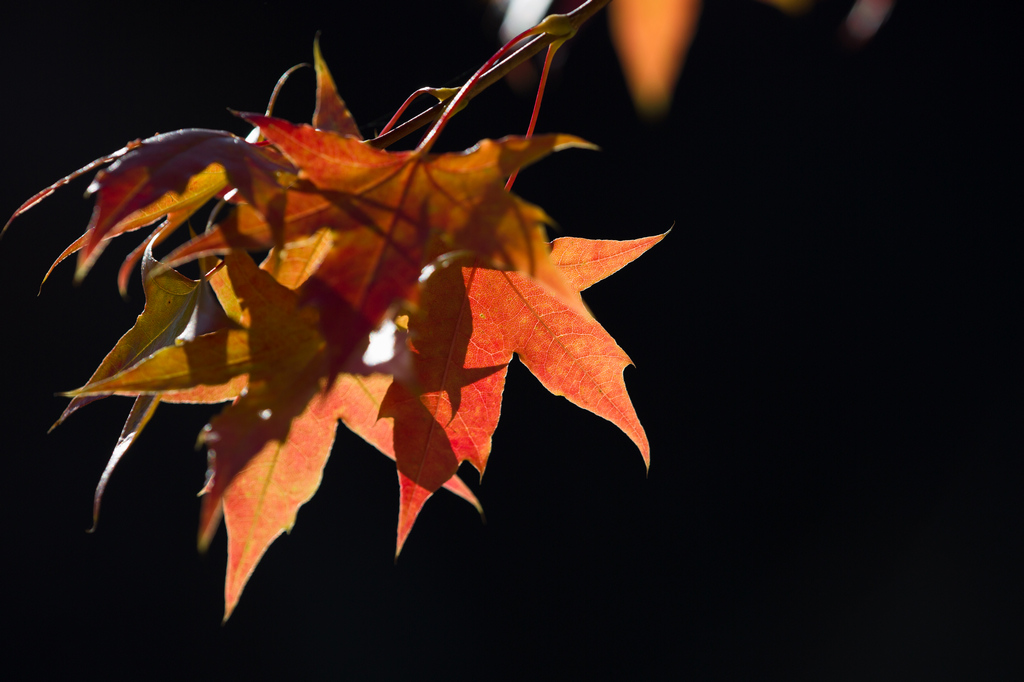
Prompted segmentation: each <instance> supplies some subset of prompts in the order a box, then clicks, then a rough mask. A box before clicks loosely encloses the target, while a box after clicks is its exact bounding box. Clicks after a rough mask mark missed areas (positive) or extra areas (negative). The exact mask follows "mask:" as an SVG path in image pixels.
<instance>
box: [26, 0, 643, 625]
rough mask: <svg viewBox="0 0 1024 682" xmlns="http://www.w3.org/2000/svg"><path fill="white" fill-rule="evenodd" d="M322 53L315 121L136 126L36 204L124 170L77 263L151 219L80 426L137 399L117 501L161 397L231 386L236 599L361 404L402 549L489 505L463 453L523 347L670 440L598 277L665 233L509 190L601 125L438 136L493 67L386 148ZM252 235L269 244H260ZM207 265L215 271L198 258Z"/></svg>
mask: <svg viewBox="0 0 1024 682" xmlns="http://www.w3.org/2000/svg"><path fill="white" fill-rule="evenodd" d="M591 13H592V12H591ZM568 16H569V17H570V19H566V18H565V17H562V18H556V19H554V20H550V21H546V22H545V23H543V24H542V25H541V26H540V27H539V28H538V29H536V30H535V31H533V32H532V34H531V35H534V36H540V37H546V38H548V39H549V40H548V42H549V43H551V42H554V43H556V44H557V43H558V41H561V40H564V39H566V38H568V37H570V36H571V34H572V32H574V31H575V28H576V26H577V25H578V23H573V21H582V19H574V18H572V17H573V15H568ZM584 18H585V17H584ZM501 54H502V53H499V55H498V56H500V55H501ZM314 56H315V64H314V65H315V69H316V73H317V84H318V87H317V95H316V97H317V106H316V111H315V113H314V116H313V120H312V122H311V125H309V124H295V123H291V122H288V121H285V120H282V119H279V118H274V117H273V116H271V115H270V114H269V112H268V113H267V114H254V113H240V114H238V115H239V116H240V117H241V118H242V119H244V120H245V121H247V122H248V123H249V124H251V125H252V126H253V132H252V134H250V136H249V137H248V138H247V139H242V138H240V137H236V136H234V135H232V134H230V133H227V132H223V131H214V130H199V129H185V130H179V131H175V132H171V133H166V134H162V135H156V136H154V137H151V138H148V139H145V140H141V141H134V142H131V143H129V144H128V145H126V146H125V147H124V148H123V149H121V150H119V151H117V152H115V153H114V154H111V155H109V156H107V157H104V158H102V159H99V160H97V161H96V162H94V163H92V164H90V165H89V166H86V167H85V168H83V169H81V170H80V171H78V172H76V173H74V174H72V175H70V176H68V177H67V178H64V179H62V180H61V181H59V182H57V183H55V184H54V185H52V186H51V187H49V188H47V189H46V190H44V191H43V192H41V193H39V194H38V195H36V196H35V197H33V198H32V199H30V200H29V201H28V202H26V203H25V204H24V205H23V206H22V207H21V208H19V209H18V211H17V212H16V213H15V216H17V215H18V214H20V213H21V212H23V211H25V210H27V209H28V208H30V207H31V206H33V205H35V204H36V203H38V202H39V201H40V200H41V199H42V198H44V197H45V196H47V195H48V194H50V193H51V192H53V191H54V190H55V189H56V188H58V187H59V186H61V185H63V184H66V183H67V182H69V181H70V180H72V179H73V178H75V177H78V176H79V175H81V174H83V173H85V172H88V171H91V170H93V169H95V168H101V167H102V168H101V170H99V172H98V173H97V174H96V176H95V179H94V180H93V181H92V184H91V185H90V186H89V191H90V193H92V194H93V195H95V198H96V203H95V210H94V212H93V215H92V219H91V220H90V222H89V225H88V227H87V229H86V231H85V233H84V234H83V235H82V236H81V237H80V238H79V239H78V240H76V241H75V242H74V243H73V244H71V245H70V246H69V247H68V248H67V249H66V250H65V251H64V252H63V253H62V254H61V255H60V257H59V258H58V259H57V261H56V262H55V263H54V266H56V265H57V263H59V262H61V261H62V260H63V259H65V258H66V257H69V256H71V255H72V254H76V258H77V267H76V271H75V277H76V279H81V278H82V277H84V276H85V275H86V273H87V272H88V271H89V269H90V268H91V266H92V265H93V264H94V263H95V262H96V259H97V258H98V257H99V256H100V254H101V253H102V251H103V249H104V247H105V246H106V245H107V244H108V243H109V241H110V240H111V239H113V238H115V237H117V236H120V235H122V234H124V233H127V232H130V231H134V230H138V229H140V228H143V227H150V228H151V231H150V233H149V236H148V237H146V239H145V240H144V241H143V243H142V244H141V245H140V247H139V248H138V249H136V251H135V252H133V253H132V254H131V255H130V256H129V257H128V259H127V260H126V262H125V264H124V266H123V267H122V269H121V272H120V275H119V278H118V280H119V281H118V284H119V286H120V288H121V289H122V290H124V289H125V288H126V287H127V285H128V281H129V277H130V273H131V271H132V270H133V269H134V267H135V266H136V265H140V266H141V271H142V281H143V287H144V291H145V299H146V302H145V308H144V310H143V311H142V313H141V314H140V315H139V318H138V320H137V321H136V324H135V326H134V327H132V328H131V329H130V330H129V331H128V332H127V333H125V335H124V336H123V337H122V338H121V339H120V340H119V341H118V343H117V344H116V346H115V347H114V348H113V349H112V350H111V351H110V353H109V354H108V355H107V356H106V357H105V358H104V359H103V361H102V362H101V363H100V365H99V367H98V368H97V369H96V371H95V372H94V374H93V375H92V376H91V377H90V379H89V380H88V382H87V383H86V384H85V385H84V386H82V387H81V388H79V389H77V390H74V391H71V392H69V393H68V396H69V397H70V398H71V403H70V404H69V405H68V407H67V409H66V410H65V412H64V413H63V414H62V415H61V417H60V420H59V421H58V423H60V421H63V420H64V419H65V418H66V417H67V416H69V415H70V414H71V413H72V412H74V411H76V410H77V409H79V408H81V407H83V406H84V405H86V404H87V403H89V402H91V401H94V400H97V399H99V398H103V397H106V396H110V395H123V396H132V397H134V398H135V402H134V405H133V407H132V409H131V412H130V414H129V417H128V420H127V422H126V424H125V426H124V429H123V431H122V434H121V437H120V439H119V441H118V444H117V446H116V448H115V450H114V453H113V454H112V456H111V458H110V462H109V463H108V465H107V468H106V470H105V471H104V473H103V475H102V477H101V480H100V484H99V486H98V487H97V491H96V497H95V508H94V516H98V514H99V504H100V499H101V497H102V493H103V490H104V488H105V486H106V484H107V481H108V479H109V477H110V474H111V472H112V471H113V468H114V466H115V465H116V464H117V462H118V460H119V459H120V458H121V456H122V455H123V454H124V453H125V451H126V450H127V449H128V448H129V447H130V446H131V444H132V443H133V442H134V440H135V439H136V438H137V437H138V435H139V433H140V432H141V431H142V430H143V428H144V427H145V425H146V423H147V422H148V421H149V419H150V418H151V417H152V415H153V414H154V411H155V410H156V408H157V406H158V405H159V404H160V403H161V402H174V403H228V405H227V406H226V407H225V408H224V409H223V410H222V411H221V412H220V414H218V415H217V416H216V417H214V418H213V419H212V420H211V421H210V423H209V424H208V425H207V426H206V427H204V429H203V430H202V433H201V434H200V436H199V437H200V441H201V442H202V443H203V444H205V446H206V448H207V454H208V459H209V472H208V476H207V482H206V485H205V487H204V489H203V493H204V494H203V496H202V503H201V510H200V524H199V546H200V548H202V549H205V548H206V546H207V545H208V544H209V542H210V540H211V538H212V536H213V535H214V533H215V532H216V529H217V527H218V526H219V523H220V519H221V517H222V516H223V519H224V523H225V526H226V528H227V533H228V568H227V579H226V586H225V618H227V617H228V616H229V615H230V613H231V611H232V610H233V608H234V607H235V605H236V604H237V602H238V598H239V596H240V594H241V592H242V589H243V587H244V585H245V583H246V581H247V579H248V578H249V576H250V575H251V574H252V572H253V570H254V569H255V567H256V564H257V563H258V562H259V560H260V558H261V557H262V555H263V553H264V552H265V551H266V549H267V547H268V546H269V545H270V544H271V543H272V542H273V541H274V539H275V538H276V537H277V536H278V535H280V534H281V532H282V531H286V530H289V529H290V528H291V527H292V525H293V524H294V523H295V518H296V514H297V512H298V509H299V507H300V506H301V505H302V504H304V503H305V502H306V501H308V500H309V499H310V498H311V497H312V495H313V494H314V493H315V492H316V489H317V487H318V486H319V483H320V479H321V476H322V471H323V468H324V465H325V463H326V461H327V458H328V456H329V455H330V452H331V447H332V444H333V441H334V437H335V430H336V428H337V425H338V422H339V421H340V422H342V423H344V424H345V426H347V427H348V428H350V429H351V430H352V431H354V432H355V433H357V434H359V435H360V436H361V437H362V438H364V439H365V440H366V441H367V442H368V443H370V444H371V445H373V446H374V447H376V448H377V449H378V450H379V451H380V452H382V453H383V454H385V455H387V456H388V457H390V458H392V459H394V460H395V462H396V466H397V472H398V482H399V514H398V532H397V544H396V556H397V554H398V552H400V551H401V548H402V545H403V543H404V542H405V540H406V538H407V536H408V534H409V531H410V530H411V529H412V526H413V523H414V521H415V519H416V517H417V515H418V514H419V512H420V510H421V509H422V507H423V505H424V503H425V502H426V501H427V499H429V498H430V496H431V495H433V494H434V492H436V491H437V490H438V489H440V488H447V489H448V490H449V491H451V492H452V493H455V494H456V495H459V496H461V497H462V498H464V499H465V500H467V501H468V502H469V503H471V504H473V505H474V506H476V507H477V508H478V509H480V504H479V502H478V501H477V499H476V497H475V496H474V495H473V493H472V492H471V491H470V489H469V488H468V487H467V486H466V485H465V484H464V483H463V482H462V481H461V480H460V479H459V477H458V476H457V475H456V471H457V469H458V468H459V465H460V464H461V463H462V462H464V461H468V462H470V464H472V465H473V467H474V468H476V470H477V471H478V472H480V473H481V474H482V473H483V471H484V469H485V467H486V465H487V460H488V457H489V456H490V452H491V436H492V434H493V433H494V429H495V427H496V425H497V422H498V419H499V416H500V412H501V397H502V390H503V387H504V381H505V374H506V370H507V367H508V363H509V362H510V361H511V359H512V356H513V354H516V355H518V356H519V358H520V360H521V361H522V362H523V363H524V364H525V365H526V366H527V367H528V368H529V369H530V371H531V372H532V373H533V374H534V375H535V376H536V377H537V378H538V379H539V380H540V382H541V383H542V384H543V385H544V387H545V388H547V389H548V390H549V391H551V392H552V393H554V394H556V395H562V396H565V397H566V398H567V399H568V400H570V401H571V402H573V403H574V404H576V405H578V406H580V407H582V408H584V409H586V410H589V411H591V412H593V413H595V414H597V415H599V416H601V417H604V418H605V419H608V420H609V421H611V422H612V423H614V424H616V425H617V426H618V427H619V428H620V429H622V431H623V432H624V433H625V434H626V435H627V436H628V437H629V438H630V439H631V440H632V441H633V442H634V443H635V444H636V446H637V448H638V449H639V450H640V453H641V455H642V456H643V458H644V460H645V462H646V461H648V460H649V445H648V442H647V438H646V436H645V434H644V430H643V428H642V426H641V425H640V422H639V420H638V419H637V416H636V414H635V412H634V410H633V407H632V405H631V403H630V400H629V397H628V395H627V393H626V388H625V384H624V383H623V378H622V373H623V369H624V368H625V366H626V365H628V364H630V360H629V358H628V357H627V355H626V354H625V353H624V352H623V351H622V349H621V348H619V347H618V345H617V344H616V343H615V341H614V339H613V338H612V337H611V336H610V335H609V334H608V333H607V332H606V331H605V330H604V329H603V328H602V327H601V325H600V324H598V322H597V321H595V320H594V318H593V316H592V315H591V314H590V312H589V311H588V309H587V307H586V306H585V304H584V303H583V300H582V298H581V296H580V292H581V291H583V290H585V289H586V288H587V287H589V286H591V285H592V284H594V283H596V282H598V281H600V280H602V279H604V278H605V277H608V276H609V275H611V274H613V273H614V272H616V271H617V270H618V269H620V268H621V267H623V266H625V265H626V264H628V263H630V262H631V261H633V260H634V259H636V258H637V257H639V256H640V255H641V254H643V253H644V252H645V251H646V250H648V249H649V248H651V247H652V246H653V245H654V244H656V243H657V242H658V241H659V240H660V239H661V238H662V237H661V236H655V237H650V238H647V239H640V240H634V241H624V242H613V241H593V240H587V239H581V238H572V237H564V238H561V239H557V240H555V241H554V242H553V243H550V244H549V241H548V237H547V234H546V230H545V226H546V225H549V224H550V223H551V221H550V219H549V218H548V216H547V215H546V214H545V213H544V211H543V210H542V209H541V208H539V207H537V206H534V205H532V204H530V203H528V202H527V201H525V200H524V199H521V198H519V197H518V196H516V195H515V194H513V193H511V192H510V191H507V189H506V184H507V182H508V178H509V177H510V176H512V175H513V174H514V173H515V172H517V171H518V170H519V169H522V168H524V167H526V166H528V165H530V164H531V163H534V162H536V161H540V160H541V159H542V158H543V157H545V156H547V155H548V154H550V153H552V152H556V151H559V150H563V149H568V148H592V145H590V144H589V143H587V142H585V141H583V140H581V139H579V138H576V137H573V136H570V135H538V136H532V135H528V136H526V137H507V138H503V139H501V140H483V141H481V142H480V143H479V144H477V145H476V146H474V147H473V148H471V149H468V150H466V151H464V152H461V153H446V154H434V153H432V152H431V151H430V149H431V146H432V144H433V141H434V140H435V139H436V137H437V135H438V134H439V133H440V132H441V130H442V129H443V127H444V125H445V123H446V122H447V120H449V119H450V118H451V116H452V115H454V114H455V113H456V112H457V111H459V110H460V109H461V107H462V105H463V104H464V98H465V97H466V96H468V94H470V93H471V91H472V89H473V87H474V86H475V85H476V83H477V82H478V80H479V79H478V78H477V77H474V79H471V81H470V82H469V83H467V86H466V87H464V88H463V89H462V90H460V91H459V92H458V93H454V92H440V91H438V92H435V93H434V94H435V96H437V97H438V99H440V100H441V101H442V102H441V104H442V108H441V109H439V112H440V114H439V116H438V118H437V120H436V122H435V123H434V124H433V127H432V128H431V129H430V131H429V132H428V133H427V134H426V136H425V137H424V139H423V141H422V142H421V143H420V144H419V146H417V147H416V148H415V149H413V150H410V151H402V152H391V151H387V150H385V149H382V148H380V147H381V146H382V142H381V140H382V139H383V138H378V139H377V140H373V141H366V140H364V139H363V138H362V136H361V135H360V132H359V128H358V127H357V125H356V123H355V121H354V119H353V117H352V115H351V114H350V112H349V111H348V109H347V107H346V106H345V103H344V102H343V100H342V99H341V98H340V97H339V96H338V94H337V91H336V89H335V84H334V81H333V79H332V77H331V74H330V72H329V71H328V69H327V66H326V64H325V63H324V60H323V59H322V57H321V55H320V51H319V47H318V46H317V47H316V49H315V55H314ZM492 62H495V60H492ZM493 66H494V64H493V63H491V62H489V63H488V64H487V65H485V67H487V68H492V67H493ZM484 71H486V69H483V68H482V69H481V73H483V72H484ZM478 75H479V74H478ZM531 133H532V126H531ZM108 164H109V165H108ZM215 200H219V202H221V203H222V204H225V206H218V208H217V209H215V210H214V213H213V215H212V216H211V219H210V222H209V226H208V227H207V229H206V230H205V232H203V233H201V234H198V235H193V236H192V237H191V238H190V239H188V240H187V241H186V242H185V243H184V244H182V245H180V246H178V247H177V248H174V249H173V250H172V251H171V252H170V253H169V254H167V255H166V256H164V257H163V258H160V259H157V258H156V256H155V255H154V249H155V248H156V247H157V246H159V245H160V244H161V243H162V242H163V241H164V240H165V239H167V238H168V237H169V236H170V235H171V233H172V232H174V231H175V230H176V229H177V228H178V227H180V226H181V225H183V224H186V223H187V222H188V220H189V218H190V216H193V214H194V213H195V212H196V211H197V210H199V209H200V208H201V207H203V206H204V205H206V204H208V203H209V202H211V201H215ZM12 219H13V218H12ZM154 225H155V227H153V226H154ZM250 254H266V255H265V256H263V257H262V260H261V262H260V263H259V264H257V262H256V261H254V260H253V256H252V255H250ZM193 261H198V262H199V264H200V271H201V272H202V275H201V276H200V278H199V279H197V280H194V279H191V278H189V277H186V276H185V275H183V274H181V273H180V272H179V271H178V268H180V267H181V266H183V265H185V264H187V263H190V262H193ZM51 270H52V268H51ZM47 274H49V273H47Z"/></svg>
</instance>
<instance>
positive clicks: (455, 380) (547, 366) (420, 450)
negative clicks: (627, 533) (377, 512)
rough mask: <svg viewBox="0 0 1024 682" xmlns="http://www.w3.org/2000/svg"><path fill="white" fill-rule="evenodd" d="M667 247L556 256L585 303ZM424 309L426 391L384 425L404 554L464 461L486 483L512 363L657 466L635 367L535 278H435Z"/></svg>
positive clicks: (588, 249) (408, 397)
mask: <svg viewBox="0 0 1024 682" xmlns="http://www.w3.org/2000/svg"><path fill="white" fill-rule="evenodd" d="M663 237H664V235H659V236H656V237H648V238H646V239H639V240H634V241H626V242H614V241H590V240H585V239H576V238H569V237H564V238H561V239H557V240H555V242H554V244H553V246H552V252H551V257H552V262H553V263H555V266H556V267H557V268H558V269H559V271H560V272H561V273H562V275H563V277H565V278H566V281H567V282H569V283H570V285H571V286H572V287H573V289H574V291H576V292H579V291H582V290H584V289H586V288H587V287H589V286H590V285H592V284H594V283H595V282H597V281H600V280H601V279H604V278H605V277H607V276H609V275H611V274H612V273H614V272H616V271H617V270H618V269H620V268H621V267H623V266H624V265H626V264H627V263H629V262H631V261H632V260H634V259H635V258H637V257H638V256H640V255H641V254H642V253H644V252H645V251H646V250H647V249H649V248H651V247H652V246H653V245H654V244H656V243H657V242H659V241H661V239H662V238H663ZM576 296H577V297H579V294H578V293H577V294H576ZM422 302H423V306H422V308H421V312H420V313H419V314H415V315H413V316H412V317H411V319H410V323H409V330H410V334H411V337H412V344H413V347H414V350H415V355H414V358H415V365H416V369H417V378H418V383H419V385H420V386H422V387H423V390H422V392H421V393H420V394H419V395H414V394H413V393H411V392H410V391H409V389H408V388H407V387H405V386H403V385H402V384H399V383H397V382H396V383H392V384H391V386H390V387H389V390H388V393H387V394H386V396H385V397H384V401H383V403H382V405H381V416H382V417H390V418H392V419H394V427H393V428H394V451H395V455H396V458H397V462H398V471H399V481H400V486H401V491H400V501H399V527H398V543H397V548H396V554H397V553H398V552H400V551H401V549H402V545H403V544H404V542H405V539H406V537H407V536H408V533H409V531H410V530H411V529H412V525H413V523H414V521H415V519H416V516H417V515H418V514H419V511H420V509H421V508H422V506H423V504H424V503H425V502H426V500H427V499H428V498H429V497H430V495H432V494H433V492H434V491H435V490H437V488H438V487H439V486H440V485H441V484H442V483H443V482H444V481H445V480H447V479H448V478H450V477H451V476H452V475H453V474H454V473H455V470H456V469H457V468H458V465H459V464H460V463H461V462H463V461H469V462H470V463H472V464H473V466H474V467H475V468H476V469H477V470H478V471H479V472H480V474H481V475H482V474H483V472H484V469H485V467H486V465H487V458H488V456H489V454H490V450H491V436H492V434H493V433H494V429H495V427H496V426H497V423H498V417H499V414H500V410H501V393H502V390H503V388H504V382H505V373H506V369H507V365H508V362H509V361H510V360H511V359H512V355H513V353H515V354H517V355H518V356H519V358H520V359H521V360H522V361H523V364H525V365H526V367H527V368H529V370H530V371H531V372H533V374H534V376H536V377H537V378H538V379H539V380H540V382H541V384H542V385H543V386H544V387H545V388H547V389H548V390H549V391H551V392H552V393H554V394H555V395H562V396H565V397H566V398H567V399H568V400H570V401H571V402H572V403H573V404H575V405H578V406H579V407H582V408H584V409H586V410H589V411H591V412H594V413H595V414H597V415H599V416H602V417H604V418H606V419H608V420H609V421H611V422H612V423H614V424H615V425H616V426H618V427H619V428H621V429H622V430H623V431H624V432H625V433H626V434H627V435H628V436H629V437H630V439H631V440H633V442H634V443H635V444H636V445H637V447H638V448H639V450H640V453H641V454H642V455H643V458H644V461H645V462H647V463H649V459H650V447H649V445H648V442H647V437H646V435H645V434H644V431H643V428H642V427H641V426H640V423H639V421H638V419H637V417H636V413H635V412H634V411H633V407H632V405H631V403H630V401H629V396H628V395H627V394H626V389H625V385H624V384H623V381H622V370H623V369H624V368H625V366H626V365H628V364H630V360H629V358H628V357H627V356H626V354H625V353H624V352H623V351H622V349H620V348H619V347H618V346H617V345H616V344H615V342H614V340H613V339H612V337H611V336H609V335H608V333H607V332H606V331H605V330H604V329H603V328H602V327H601V326H600V325H599V324H598V323H597V322H596V321H595V320H594V319H593V318H592V317H590V316H589V315H585V314H581V313H580V312H579V309H578V308H577V307H574V306H570V305H567V304H566V303H565V302H564V301H562V300H560V299H558V298H556V297H554V296H552V295H551V293H550V292H549V291H547V290H545V289H544V288H543V287H541V286H539V285H538V284H537V283H536V282H535V281H534V280H532V279H531V278H529V277H526V276H524V275H522V274H520V273H516V272H504V271H499V270H493V269H489V268H484V267H480V266H478V265H473V266H463V267H454V266H453V267H449V268H446V269H444V270H442V271H440V272H437V273H434V274H433V275H432V276H431V277H430V279H428V280H427V284H426V286H425V290H424V292H423V300H422Z"/></svg>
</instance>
